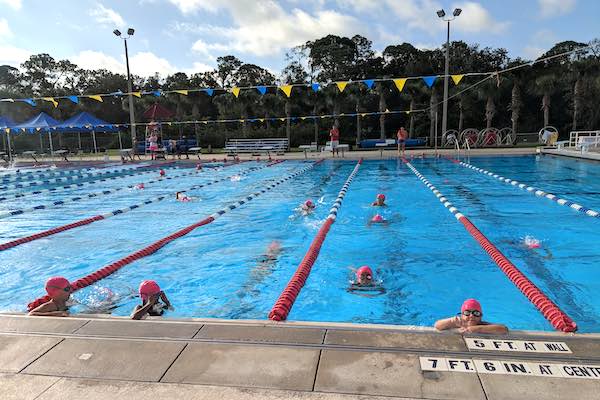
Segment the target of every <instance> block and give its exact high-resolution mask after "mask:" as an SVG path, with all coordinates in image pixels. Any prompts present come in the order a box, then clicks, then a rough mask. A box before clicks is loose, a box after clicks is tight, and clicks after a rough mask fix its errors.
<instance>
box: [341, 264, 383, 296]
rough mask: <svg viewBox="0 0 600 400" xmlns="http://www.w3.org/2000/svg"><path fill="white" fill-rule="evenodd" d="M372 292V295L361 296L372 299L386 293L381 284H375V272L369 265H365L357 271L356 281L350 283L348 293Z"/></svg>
mask: <svg viewBox="0 0 600 400" xmlns="http://www.w3.org/2000/svg"><path fill="white" fill-rule="evenodd" d="M357 291H360V292H372V293H370V294H369V293H361V294H360V295H361V296H366V297H372V296H377V295H380V294H383V293H385V289H384V288H383V286H381V285H380V283H379V282H375V281H374V279H373V271H372V270H371V268H370V267H369V266H367V265H363V266H362V267H360V268H359V269H357V270H356V279H355V280H354V281H351V282H350V287H349V288H348V292H350V293H352V292H357Z"/></svg>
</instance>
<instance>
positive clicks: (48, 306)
mask: <svg viewBox="0 0 600 400" xmlns="http://www.w3.org/2000/svg"><path fill="white" fill-rule="evenodd" d="M29 315H30V316H45V317H68V316H69V312H68V311H60V310H58V309H57V308H56V305H55V304H54V303H52V302H51V301H49V302H47V303H44V304H42V305H40V306H37V307H36V308H34V309H33V310H31V311H30V312H29Z"/></svg>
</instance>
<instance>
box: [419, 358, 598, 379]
mask: <svg viewBox="0 0 600 400" xmlns="http://www.w3.org/2000/svg"><path fill="white" fill-rule="evenodd" d="M419 362H420V364H421V370H422V371H445V372H467V373H480V374H501V375H529V376H541V377H548V378H578V379H594V380H600V365H580V364H555V363H541V362H523V361H515V360H480V359H464V358H444V357H419Z"/></svg>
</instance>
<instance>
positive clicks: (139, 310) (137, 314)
mask: <svg viewBox="0 0 600 400" xmlns="http://www.w3.org/2000/svg"><path fill="white" fill-rule="evenodd" d="M153 305H154V303H152V302H147V303H146V304H144V305H143V306H140V305H139V304H138V305H137V306H135V308H134V309H133V313H132V314H131V319H142V318H143V317H144V315H146V314H148V312H149V311H150V309H151V308H152V306H153Z"/></svg>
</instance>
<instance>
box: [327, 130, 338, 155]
mask: <svg viewBox="0 0 600 400" xmlns="http://www.w3.org/2000/svg"><path fill="white" fill-rule="evenodd" d="M329 139H330V140H331V154H332V155H333V156H334V157H335V154H336V153H337V155H338V156H339V155H340V150H339V149H338V146H339V145H340V130H339V129H338V127H337V125H336V124H334V125H333V127H332V128H331V130H330V131H329Z"/></svg>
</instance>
